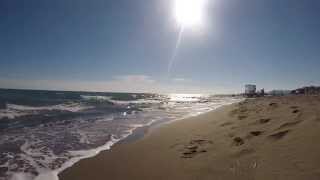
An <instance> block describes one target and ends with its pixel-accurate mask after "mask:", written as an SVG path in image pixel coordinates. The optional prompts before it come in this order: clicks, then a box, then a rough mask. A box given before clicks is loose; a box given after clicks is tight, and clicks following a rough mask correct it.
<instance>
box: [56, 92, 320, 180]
mask: <svg viewBox="0 0 320 180" xmlns="http://www.w3.org/2000/svg"><path fill="white" fill-rule="evenodd" d="M319 128H320V97H319V96H284V97H263V98H257V99H248V100H245V101H243V102H240V103H236V104H232V105H228V106H223V107H221V108H218V109H216V110H214V111H210V112H208V113H205V114H202V115H199V116H196V117H191V118H187V119H184V120H182V121H176V122H173V123H170V124H165V125H163V126H161V127H160V128H158V129H156V130H154V131H152V132H151V133H146V134H145V136H144V137H143V138H141V139H138V140H136V141H131V142H128V143H117V144H115V145H114V146H113V147H112V148H111V149H110V150H108V151H103V152H101V153H99V154H98V155H97V156H95V157H93V158H88V159H83V160H81V161H79V162H78V163H76V164H75V165H74V166H72V167H71V168H68V169H66V170H65V171H63V172H62V173H61V174H59V177H60V179H61V180H85V179H98V180H99V179H112V180H123V179H133V180H148V179H154V180H163V179H185V180H194V179H201V180H209V179H210V180H211V179H213V178H217V179H222V180H236V179H237V180H238V179H240V180H248V179H259V180H269V179H281V180H283V179H288V180H289V179H290V180H301V179H310V180H316V179H319V178H320V166H319V165H318V164H319V163H318V162H319V160H320V155H319V153H318V152H319V151H320V145H319V144H317V143H314V141H315V140H316V139H319V138H320V132H319V130H318V129H319Z"/></svg>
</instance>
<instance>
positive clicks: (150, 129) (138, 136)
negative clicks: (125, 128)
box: [58, 100, 243, 180]
mask: <svg viewBox="0 0 320 180" xmlns="http://www.w3.org/2000/svg"><path fill="white" fill-rule="evenodd" d="M242 101H243V100H241V101H240V102H242ZM238 103H239V102H234V103H231V104H226V105H221V106H220V107H217V108H215V109H212V110H210V111H208V112H205V113H201V114H198V115H195V116H191V117H186V118H181V119H177V120H173V121H169V122H161V123H156V124H152V125H148V126H143V127H138V128H136V129H135V130H133V132H132V134H130V135H128V136H127V137H125V138H123V139H121V140H119V141H117V142H115V143H114V144H113V145H112V146H110V148H109V149H105V150H102V151H101V152H99V153H98V154H97V155H95V156H92V157H88V158H83V159H81V160H79V161H77V162H76V163H74V164H73V165H72V166H70V167H68V168H66V169H64V170H63V171H61V172H60V173H58V177H59V180H62V179H64V176H63V175H62V174H64V173H65V171H68V170H69V169H73V167H74V166H75V165H77V164H78V163H81V162H82V161H85V160H89V159H95V158H96V157H97V156H99V155H100V154H103V153H108V152H110V151H113V150H114V149H115V148H118V147H122V146H126V145H130V144H132V143H135V142H137V141H140V140H143V139H144V138H146V137H147V136H149V135H152V134H153V133H155V132H159V131H161V129H162V128H163V127H166V126H170V125H172V124H175V123H179V122H181V121H186V120H189V121H190V120H191V121H194V120H195V119H197V118H198V117H199V116H200V117H201V116H206V115H207V114H211V113H214V112H215V111H218V110H220V109H225V108H228V107H229V108H230V107H232V106H234V105H236V104H238ZM67 179H68V178H67Z"/></svg>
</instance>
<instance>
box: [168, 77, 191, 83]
mask: <svg viewBox="0 0 320 180" xmlns="http://www.w3.org/2000/svg"><path fill="white" fill-rule="evenodd" d="M172 81H173V82H177V83H185V82H191V80H190V79H186V78H174V79H172Z"/></svg>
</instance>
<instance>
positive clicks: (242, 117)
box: [238, 115, 247, 120]
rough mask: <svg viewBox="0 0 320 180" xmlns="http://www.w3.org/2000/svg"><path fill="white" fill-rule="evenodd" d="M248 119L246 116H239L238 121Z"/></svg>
mask: <svg viewBox="0 0 320 180" xmlns="http://www.w3.org/2000/svg"><path fill="white" fill-rule="evenodd" d="M246 118H247V116H244V115H240V116H238V119H239V120H243V119H246Z"/></svg>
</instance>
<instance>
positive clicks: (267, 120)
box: [259, 118, 271, 124]
mask: <svg viewBox="0 0 320 180" xmlns="http://www.w3.org/2000/svg"><path fill="white" fill-rule="evenodd" d="M270 121H271V119H270V118H263V119H260V120H259V123H260V124H265V123H268V122H270Z"/></svg>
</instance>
